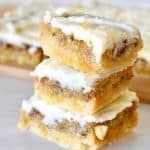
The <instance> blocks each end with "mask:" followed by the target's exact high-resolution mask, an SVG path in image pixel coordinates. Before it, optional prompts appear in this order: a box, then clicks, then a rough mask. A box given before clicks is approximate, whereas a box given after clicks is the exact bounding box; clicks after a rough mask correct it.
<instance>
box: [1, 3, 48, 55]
mask: <svg viewBox="0 0 150 150" xmlns="http://www.w3.org/2000/svg"><path fill="white" fill-rule="evenodd" d="M45 7H46V6H44V5H40V4H38V3H36V4H34V5H32V4H28V5H23V6H22V7H19V8H18V9H16V10H15V11H13V12H7V13H6V14H5V15H4V17H3V18H2V19H1V20H0V40H1V41H3V42H6V43H9V44H12V45H17V46H20V47H23V46H24V44H27V45H29V46H30V47H31V49H30V52H31V53H33V52H36V49H37V48H39V47H40V45H39V24H40V22H41V18H42V14H43V12H44V9H45ZM32 47H33V48H34V51H33V48H32Z"/></svg>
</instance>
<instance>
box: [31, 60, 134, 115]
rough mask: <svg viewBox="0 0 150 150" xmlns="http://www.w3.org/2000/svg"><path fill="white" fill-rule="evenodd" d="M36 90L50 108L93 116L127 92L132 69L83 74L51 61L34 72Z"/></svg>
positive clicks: (44, 63) (42, 64) (44, 62)
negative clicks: (51, 105) (57, 106)
mask: <svg viewBox="0 0 150 150" xmlns="http://www.w3.org/2000/svg"><path fill="white" fill-rule="evenodd" d="M32 75H33V76H34V77H36V78H37V79H36V80H35V84H34V88H35V91H36V92H37V93H38V94H39V95H41V97H42V98H43V100H45V101H47V102H48V103H49V104H54V105H59V106H60V107H62V108H65V109H68V110H70V111H74V112H80V113H83V114H93V113H95V112H96V111H98V110H99V109H101V108H103V107H104V106H106V105H107V104H109V103H111V102H112V101H114V100H115V98H116V97H118V96H119V95H120V93H122V92H124V90H126V89H127V87H128V84H129V81H130V79H131V78H132V76H133V71H132V67H127V68H124V69H123V68H122V69H119V70H113V71H112V72H109V73H108V72H106V73H99V74H98V73H83V72H81V71H79V70H75V69H74V68H71V67H69V66H67V65H63V64H60V63H59V62H57V61H55V60H52V59H51V58H49V59H45V60H44V61H43V62H42V63H41V64H39V65H38V66H37V67H36V69H35V70H34V71H33V72H32Z"/></svg>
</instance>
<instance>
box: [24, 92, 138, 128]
mask: <svg viewBox="0 0 150 150" xmlns="http://www.w3.org/2000/svg"><path fill="white" fill-rule="evenodd" d="M137 100H138V99H137V97H136V94H135V93H134V92H129V91H126V92H125V93H124V94H122V95H121V96H120V97H119V98H118V99H117V100H116V101H114V102H113V103H112V104H109V105H108V106H107V107H105V108H103V109H101V110H100V111H99V112H97V113H95V114H94V115H82V114H79V113H73V112H70V111H67V110H64V109H62V108H60V107H58V106H55V105H49V104H47V103H46V102H45V101H44V100H42V99H41V97H40V96H39V95H37V94H35V95H34V96H32V97H31V98H30V99H29V100H24V101H23V104H22V110H24V111H26V112H28V113H30V112H31V111H32V109H33V108H34V109H36V110H37V111H39V112H40V113H41V114H42V115H43V116H44V118H43V120H42V121H43V123H44V124H46V125H53V124H55V123H56V122H61V121H62V120H64V119H66V120H68V121H76V122H78V123H79V124H80V126H81V127H84V126H85V125H86V124H87V123H91V122H94V123H99V122H101V123H102V122H105V121H108V120H113V119H114V118H115V117H116V116H117V115H118V114H119V113H120V112H122V111H123V110H124V109H126V108H128V107H131V106H132V103H133V101H137Z"/></svg>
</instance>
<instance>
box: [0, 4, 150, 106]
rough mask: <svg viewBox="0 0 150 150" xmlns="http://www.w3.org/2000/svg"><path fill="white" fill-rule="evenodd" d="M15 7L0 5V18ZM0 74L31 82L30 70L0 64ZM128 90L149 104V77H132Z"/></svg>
mask: <svg viewBox="0 0 150 150" xmlns="http://www.w3.org/2000/svg"><path fill="white" fill-rule="evenodd" d="M16 7H17V5H11V4H9V5H1V6H0V16H2V15H3V13H4V12H6V11H11V10H13V9H15V8H16ZM0 74H1V75H7V76H13V77H17V78H22V79H27V80H32V78H31V77H30V70H27V69H23V68H19V67H14V66H13V67H12V66H8V65H1V64H0ZM130 89H131V90H133V91H135V92H137V95H138V96H139V97H140V101H141V102H145V103H150V77H147V78H145V77H134V78H133V80H132V81H131V84H130Z"/></svg>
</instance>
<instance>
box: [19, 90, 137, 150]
mask: <svg viewBox="0 0 150 150" xmlns="http://www.w3.org/2000/svg"><path fill="white" fill-rule="evenodd" d="M137 103H138V102H137V97H136V96H135V94H134V93H132V92H126V93H124V94H123V95H121V96H120V97H119V98H118V99H117V100H116V101H115V102H113V103H112V104H110V105H108V106H107V107H105V108H104V109H102V110H100V111H99V112H97V113H96V114H95V115H80V114H78V113H72V112H69V111H66V110H63V109H61V108H59V107H57V106H53V105H48V104H47V103H45V102H44V101H43V100H41V98H40V97H39V96H38V95H35V96H33V97H32V98H31V99H30V100H28V101H24V102H23V105H22V109H21V117H20V121H19V127H20V128H21V129H27V130H29V131H31V132H34V133H36V134H38V135H40V136H41V137H43V138H45V139H47V140H50V141H52V142H55V143H57V144H59V145H60V146H63V147H66V148H70V149H78V150H97V149H99V148H100V147H103V146H104V145H106V144H109V143H111V142H113V141H114V140H116V139H117V138H119V137H120V136H122V135H124V134H126V133H127V132H129V131H130V130H132V128H133V127H135V126H136V124H137V111H136V108H137Z"/></svg>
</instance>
